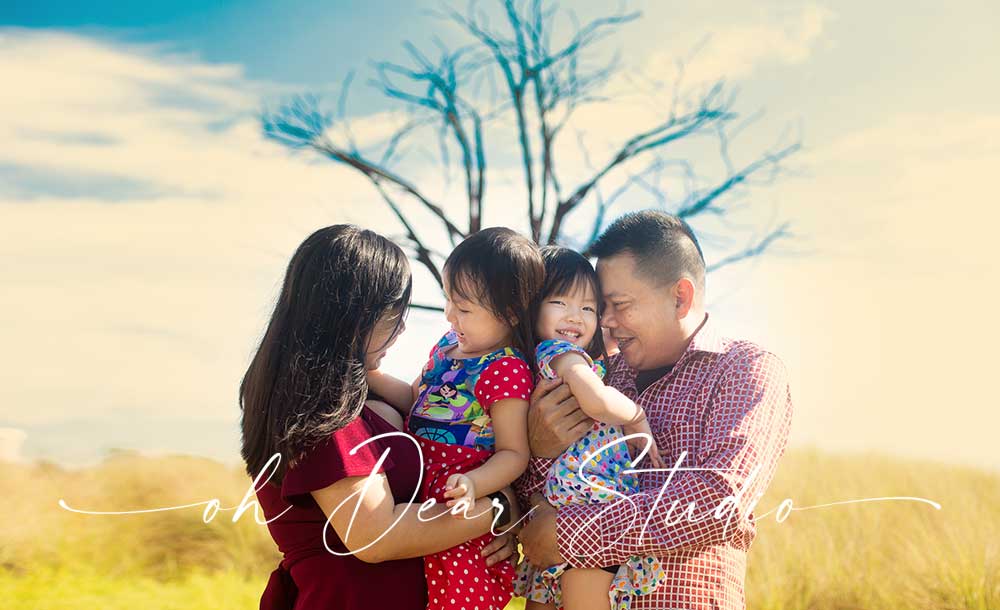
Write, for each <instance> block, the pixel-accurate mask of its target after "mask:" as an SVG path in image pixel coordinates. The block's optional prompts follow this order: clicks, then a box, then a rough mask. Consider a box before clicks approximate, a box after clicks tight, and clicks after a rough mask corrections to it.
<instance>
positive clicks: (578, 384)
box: [552, 352, 645, 426]
mask: <svg viewBox="0 0 1000 610" xmlns="http://www.w3.org/2000/svg"><path fill="white" fill-rule="evenodd" d="M552 369H553V370H554V371H555V372H556V374H557V375H559V376H560V377H561V378H562V379H563V381H564V382H566V384H567V385H569V388H570V390H572V392H573V396H575V397H576V401H577V402H578V403H579V404H580V409H581V410H582V411H583V412H584V413H586V414H587V415H588V416H589V417H591V418H593V419H596V420H597V421H601V422H604V423H606V424H611V425H613V426H618V425H625V424H636V423H638V422H640V421H642V420H643V419H644V418H645V413H644V412H643V410H642V408H641V407H639V406H638V405H636V404H635V403H634V402H632V401H631V400H629V399H628V397H626V396H625V395H624V394H622V393H621V392H619V391H618V390H616V389H614V388H613V387H611V386H607V385H604V382H603V381H602V380H601V378H600V377H598V376H597V373H595V372H594V370H593V369H592V368H591V366H590V364H589V363H587V360H586V358H584V357H583V356H581V355H580V354H577V353H575V352H567V353H565V354H561V355H559V356H557V357H556V358H555V360H553V362H552Z"/></svg>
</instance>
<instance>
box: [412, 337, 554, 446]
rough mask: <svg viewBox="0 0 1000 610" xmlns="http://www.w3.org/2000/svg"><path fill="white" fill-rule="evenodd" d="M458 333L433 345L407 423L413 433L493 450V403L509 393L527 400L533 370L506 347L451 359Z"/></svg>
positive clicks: (513, 351) (456, 443) (520, 357)
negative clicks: (491, 413)
mask: <svg viewBox="0 0 1000 610" xmlns="http://www.w3.org/2000/svg"><path fill="white" fill-rule="evenodd" d="M456 345H458V335H456V334H455V332H454V331H448V332H447V333H446V334H445V335H444V336H443V337H442V338H441V340H440V341H438V342H437V344H436V345H435V346H434V348H433V349H432V350H431V353H430V357H429V359H428V361H427V364H426V365H425V366H424V370H423V374H422V376H421V379H420V388H419V390H418V397H417V402H416V403H414V405H413V408H412V409H411V410H410V417H409V419H408V420H407V428H408V430H409V431H410V433H411V434H413V435H414V436H418V437H422V438H426V439H428V440H432V441H437V442H439V443H445V444H448V445H461V446H464V447H472V448H474V449H484V450H487V451H493V448H494V445H495V441H494V437H493V422H492V421H491V419H490V415H489V408H490V405H492V404H493V403H495V402H496V401H498V400H503V399H506V398H519V399H521V400H528V399H529V398H530V397H531V390H532V389H533V387H534V386H533V384H532V380H531V369H530V367H529V366H528V363H527V362H526V361H525V359H524V357H523V356H522V355H521V354H520V353H519V352H518V351H517V350H515V349H513V348H510V347H505V348H502V349H499V350H496V351H494V352H490V353H488V354H486V355H483V356H478V357H476V358H451V357H450V356H449V355H448V353H449V352H450V351H451V350H452V349H453V348H454V347H455V346H456Z"/></svg>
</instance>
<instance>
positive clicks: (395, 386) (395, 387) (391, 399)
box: [368, 370, 420, 415]
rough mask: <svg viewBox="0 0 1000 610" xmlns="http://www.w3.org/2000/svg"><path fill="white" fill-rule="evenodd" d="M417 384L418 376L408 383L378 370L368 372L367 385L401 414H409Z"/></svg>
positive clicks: (414, 400)
mask: <svg viewBox="0 0 1000 610" xmlns="http://www.w3.org/2000/svg"><path fill="white" fill-rule="evenodd" d="M419 384H420V378H419V377H418V378H417V379H415V380H413V383H409V384H408V383H406V382H405V381H403V380H402V379H397V378H395V377H393V376H392V375H390V374H388V373H383V372H382V371H379V370H375V371H369V372H368V387H369V388H371V390H372V391H373V392H375V393H376V394H378V395H379V396H381V397H382V398H384V399H385V401H386V402H388V403H389V404H390V405H392V406H393V408H395V409H396V410H397V411H399V412H400V413H402V414H403V415H407V414H409V412H410V408H411V407H413V403H414V402H416V400H417V387H418V386H419Z"/></svg>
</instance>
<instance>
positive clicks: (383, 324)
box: [365, 312, 406, 371]
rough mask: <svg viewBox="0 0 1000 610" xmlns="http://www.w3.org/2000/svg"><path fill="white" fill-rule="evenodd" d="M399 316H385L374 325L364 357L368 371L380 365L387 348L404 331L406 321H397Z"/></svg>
mask: <svg viewBox="0 0 1000 610" xmlns="http://www.w3.org/2000/svg"><path fill="white" fill-rule="evenodd" d="M401 315H403V313H401V312H392V313H388V314H385V315H383V316H382V318H380V319H379V321H378V322H377V323H376V324H375V328H374V329H373V330H372V334H371V337H369V339H368V351H367V353H366V355H365V368H367V369H368V370H369V371H374V370H375V369H377V368H378V367H379V366H380V365H381V364H382V358H385V355H386V353H387V352H388V351H389V348H390V347H392V345H393V344H394V343H395V342H396V339H398V338H399V335H401V334H402V333H403V331H404V330H406V321H405V320H400V319H399V317H400V316H401Z"/></svg>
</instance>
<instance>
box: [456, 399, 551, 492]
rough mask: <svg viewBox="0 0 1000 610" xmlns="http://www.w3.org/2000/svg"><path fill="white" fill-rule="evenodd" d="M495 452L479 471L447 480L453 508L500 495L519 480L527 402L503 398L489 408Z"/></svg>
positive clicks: (523, 458)
mask: <svg viewBox="0 0 1000 610" xmlns="http://www.w3.org/2000/svg"><path fill="white" fill-rule="evenodd" d="M490 417H491V419H492V420H493V434H494V435H495V437H496V451H495V452H494V453H493V455H492V456H490V459H488V460H487V461H486V463H485V464H483V465H482V466H480V467H479V468H476V469H473V470H470V471H469V472H467V473H465V474H462V475H452V476H451V477H448V484H447V485H446V486H445V487H446V489H448V490H449V491H446V492H445V494H444V495H445V497H447V498H451V500H449V501H448V506H453V505H454V504H455V503H457V502H458V501H460V500H461V499H462V498H466V499H468V500H469V501H471V500H473V499H475V498H482V497H483V496H485V495H487V494H491V493H493V492H495V491H500V490H501V489H503V488H504V487H507V486H508V485H510V484H511V483H513V482H514V480H516V479H517V478H518V477H519V476H521V475H522V474H523V473H524V471H525V469H526V468H527V467H528V458H529V457H531V450H530V449H529V448H528V401H527V400H521V399H519V398H505V399H503V400H498V401H496V402H495V403H493V405H491V406H490Z"/></svg>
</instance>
